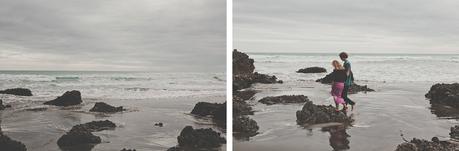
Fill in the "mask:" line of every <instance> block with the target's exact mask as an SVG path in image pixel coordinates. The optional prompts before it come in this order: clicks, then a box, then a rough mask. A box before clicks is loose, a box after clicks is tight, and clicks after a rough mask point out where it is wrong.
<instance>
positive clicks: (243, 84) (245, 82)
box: [233, 49, 282, 91]
mask: <svg viewBox="0 0 459 151" xmlns="http://www.w3.org/2000/svg"><path fill="white" fill-rule="evenodd" d="M253 63H254V60H253V59H251V58H249V56H248V55H247V54H245V53H242V52H239V51H237V50H236V49H235V50H234V51H233V90H234V91H235V90H241V89H245V88H249V87H250V86H251V85H252V84H254V83H264V84H273V83H282V81H281V80H277V77H276V76H270V75H266V74H260V73H258V72H253V71H254V69H255V66H254V64H253Z"/></svg>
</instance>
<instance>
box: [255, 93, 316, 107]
mask: <svg viewBox="0 0 459 151" xmlns="http://www.w3.org/2000/svg"><path fill="white" fill-rule="evenodd" d="M307 101H309V98H308V97H307V96H304V95H282V96H268V97H264V98H262V99H260V100H259V101H258V102H260V103H263V104H266V105H274V104H291V103H304V102H307Z"/></svg>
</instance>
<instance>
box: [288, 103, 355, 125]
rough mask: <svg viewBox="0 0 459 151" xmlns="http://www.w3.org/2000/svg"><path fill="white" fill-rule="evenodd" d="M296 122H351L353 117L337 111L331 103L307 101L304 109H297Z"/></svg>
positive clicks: (304, 123) (300, 123) (301, 123)
mask: <svg viewBox="0 0 459 151" xmlns="http://www.w3.org/2000/svg"><path fill="white" fill-rule="evenodd" d="M296 122H297V123H298V124H299V125H306V124H320V123H329V122H338V123H344V124H350V123H351V122H353V119H352V118H350V117H348V116H347V115H346V114H345V113H344V112H342V111H336V108H335V107H333V106H331V105H329V106H325V105H315V104H313V103H312V102H311V101H307V102H306V103H305V104H304V106H303V109H302V110H300V111H296Z"/></svg>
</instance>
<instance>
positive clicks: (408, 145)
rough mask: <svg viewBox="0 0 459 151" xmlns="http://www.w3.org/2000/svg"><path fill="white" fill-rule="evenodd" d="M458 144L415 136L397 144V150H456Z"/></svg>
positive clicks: (435, 138)
mask: <svg viewBox="0 0 459 151" xmlns="http://www.w3.org/2000/svg"><path fill="white" fill-rule="evenodd" d="M454 150H457V145H456V144H454V143H451V142H448V141H440V140H439V139H438V138H437V137H433V138H432V141H428V140H424V139H417V138H413V139H412V140H411V141H409V142H404V143H402V144H400V145H398V146H397V149H396V151H454Z"/></svg>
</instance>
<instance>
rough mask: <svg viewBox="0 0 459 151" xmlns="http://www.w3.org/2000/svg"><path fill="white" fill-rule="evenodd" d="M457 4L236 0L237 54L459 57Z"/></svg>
mask: <svg viewBox="0 0 459 151" xmlns="http://www.w3.org/2000/svg"><path fill="white" fill-rule="evenodd" d="M458 6H459V2H456V1H430V0H405V1H398V0H388V1H376V0H371V1H369V0H345V1H343V0H321V1H312V0H307V1H302V0H285V1H274V0H244V1H242V0H239V1H235V2H234V7H235V9H234V13H235V14H234V17H235V18H234V27H233V28H234V30H235V31H234V36H235V37H234V39H235V42H234V45H235V48H239V49H244V50H246V51H252V52H273V51H277V52H279V51H287V52H337V51H340V50H347V51H351V52H365V53H375V52H376V53H382V52H390V53H395V52H404V53H459V49H458V48H459V43H457V41H459V28H457V26H458V25H459V10H458V9H457V7H458Z"/></svg>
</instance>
